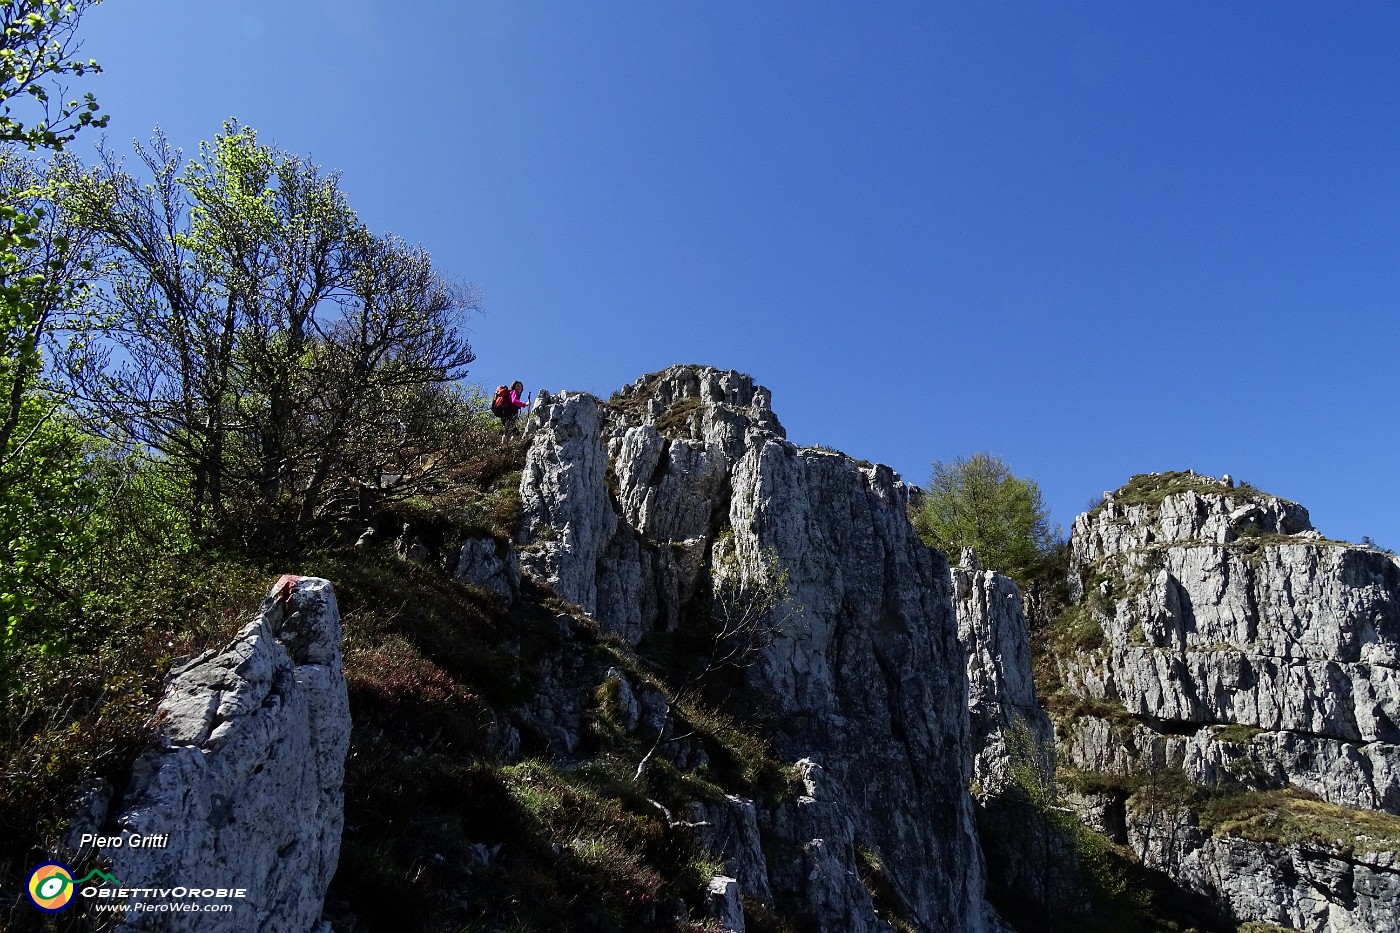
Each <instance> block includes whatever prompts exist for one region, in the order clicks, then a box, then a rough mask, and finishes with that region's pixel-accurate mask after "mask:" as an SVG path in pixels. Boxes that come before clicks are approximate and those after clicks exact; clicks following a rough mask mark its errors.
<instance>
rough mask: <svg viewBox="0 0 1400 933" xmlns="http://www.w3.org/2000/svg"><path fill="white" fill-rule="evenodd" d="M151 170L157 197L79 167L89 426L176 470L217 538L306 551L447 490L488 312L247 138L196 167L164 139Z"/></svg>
mask: <svg viewBox="0 0 1400 933" xmlns="http://www.w3.org/2000/svg"><path fill="white" fill-rule="evenodd" d="M137 153H138V156H139V157H140V159H141V161H142V163H143V164H144V166H145V168H146V170H147V172H148V173H149V175H150V177H151V179H152V181H151V182H150V183H143V182H142V181H140V180H138V179H137V178H135V177H133V176H132V175H130V174H128V173H127V172H126V171H125V170H124V169H123V167H122V166H121V164H120V163H119V162H118V160H117V159H116V158H115V157H114V156H113V155H112V154H111V153H110V152H106V151H104V152H103V153H102V156H101V163H100V164H99V165H98V166H97V167H96V168H94V169H91V170H81V169H79V168H77V167H76V166H74V165H72V164H69V165H68V166H67V172H68V174H67V177H66V179H65V192H66V195H65V199H64V208H65V210H66V211H67V212H68V215H69V216H71V217H72V218H74V221H75V222H76V223H78V224H80V225H81V226H83V227H84V228H86V229H89V230H91V231H92V232H93V234H94V235H95V236H96V238H97V240H98V242H99V243H100V245H101V248H102V257H103V260H104V265H103V266H102V268H101V272H102V275H101V279H100V281H101V288H100V289H98V290H96V291H95V292H93V293H92V295H91V296H90V298H89V301H88V302H87V305H86V309H85V314H86V316H85V317H84V318H82V319H81V320H78V321H75V322H74V323H73V325H72V326H71V327H70V332H71V333H72V334H73V335H74V338H75V339H74V341H73V342H72V343H71V344H70V348H69V352H68V353H67V354H66V356H65V360H64V370H65V373H66V375H67V377H68V379H69V382H70V385H71V388H72V391H73V394H74V396H75V398H76V399H77V404H78V406H79V409H80V410H81V412H82V413H83V415H84V417H85V419H86V421H87V423H88V424H90V425H92V426H93V428H94V429H95V430H98V431H100V432H101V433H103V434H104V435H105V436H107V437H109V438H111V439H112V440H113V441H114V442H116V443H117V444H119V445H121V446H124V447H130V448H139V449H146V450H149V451H152V452H153V454H154V455H155V456H156V457H157V458H159V459H160V460H161V461H163V462H164V463H166V464H169V465H170V466H171V467H172V468H173V469H174V470H176V471H177V472H178V473H179V474H180V476H181V477H182V478H183V479H184V484H183V488H185V489H186V490H187V492H188V498H187V501H186V503H185V506H186V512H187V515H188V518H189V523H190V526H191V527H192V529H194V531H195V532H196V533H198V534H201V535H204V536H212V537H216V538H224V539H230V538H232V539H235V540H241V541H250V540H254V539H256V540H259V541H266V540H268V539H269V538H270V537H272V536H274V535H279V536H288V535H290V536H291V537H293V538H296V537H298V536H301V535H304V534H305V533H306V532H308V531H309V530H311V529H312V528H313V527H314V526H316V525H317V524H318V523H319V522H320V521H321V520H323V519H326V518H333V517H335V515H337V514H344V513H346V512H348V511H350V510H352V509H353V508H360V507H363V506H365V504H366V499H369V500H377V499H379V498H383V497H392V496H404V495H410V494H412V493H414V492H416V491H418V490H420V489H422V488H424V487H425V486H426V485H427V484H429V483H431V482H432V481H433V478H434V476H435V474H436V473H437V472H438V471H439V470H441V469H442V468H443V467H444V466H445V464H446V463H447V462H448V460H449V459H450V458H449V454H450V453H451V452H452V450H453V445H454V440H453V435H454V433H455V431H456V430H458V429H459V428H461V427H462V426H463V424H464V422H465V421H466V420H467V419H469V418H470V417H471V415H472V410H471V406H470V405H468V404H467V402H466V397H465V396H464V394H463V393H462V391H461V390H460V388H459V380H460V379H461V377H462V376H464V375H465V373H466V367H467V365H468V364H469V363H470V362H472V360H473V359H474V358H475V357H474V355H473V353H472V350H471V346H470V345H469V344H468V343H467V341H466V340H465V339H464V338H463V337H462V336H461V334H460V331H459V325H460V321H461V318H462V315H463V314H464V313H466V312H468V311H470V310H473V309H474V308H475V307H476V306H477V304H476V297H475V295H474V294H473V293H472V292H471V291H469V290H467V289H463V288H459V287H456V286H454V285H452V284H451V283H449V282H447V281H446V280H444V279H443V278H442V277H441V276H440V275H439V274H438V273H437V272H436V270H435V269H434V268H433V265H432V261H431V258H430V257H429V256H428V255H427V253H426V252H424V251H423V250H421V249H418V248H416V247H412V246H409V245H408V244H406V243H404V242H403V241H401V240H398V239H396V238H393V237H386V236H375V235H372V234H371V233H370V232H369V231H368V230H367V229H366V228H365V227H364V226H363V225H362V224H361V223H360V222H359V220H358V218H357V217H356V216H355V214H354V212H353V211H352V210H351V209H350V207H349V205H348V204H347V203H346V200H345V197H344V195H343V193H342V192H341V191H340V188H339V185H338V179H337V177H336V176H335V175H334V174H326V173H323V172H322V171H321V169H320V168H319V167H318V166H316V165H314V164H312V163H310V162H308V161H306V160H305V159H302V158H300V157H298V156H294V155H290V154H288V153H285V152H281V151H279V150H276V149H273V148H271V147H268V146H265V145H262V144H260V143H259V142H258V141H257V136H256V133H255V132H254V131H253V130H251V129H249V128H247V127H243V126H239V125H238V124H237V123H233V122H230V123H228V124H226V125H225V127H224V130H223V132H222V133H221V134H219V135H218V136H216V137H215V139H214V141H213V142H211V143H206V144H204V145H202V146H201V148H200V157H199V158H198V159H196V160H194V161H191V162H188V163H186V162H185V161H184V160H183V157H182V155H181V153H180V152H179V151H178V150H175V149H174V148H172V147H171V146H170V144H169V143H168V142H167V141H166V140H165V139H164V137H162V136H160V135H159V134H157V135H156V137H155V138H154V140H153V141H152V144H151V145H150V146H149V147H140V146H138V147H137ZM90 335H101V338H102V339H101V341H99V342H94V341H93V340H92V339H90Z"/></svg>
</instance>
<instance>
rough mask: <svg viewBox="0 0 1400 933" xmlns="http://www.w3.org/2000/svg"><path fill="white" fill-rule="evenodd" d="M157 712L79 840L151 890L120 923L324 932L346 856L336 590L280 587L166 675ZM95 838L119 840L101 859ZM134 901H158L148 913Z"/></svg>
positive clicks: (230, 932) (345, 742) (289, 583)
mask: <svg viewBox="0 0 1400 933" xmlns="http://www.w3.org/2000/svg"><path fill="white" fill-rule="evenodd" d="M159 715H160V716H161V717H162V718H163V720H164V722H163V725H162V727H161V730H160V743H159V745H158V746H157V747H155V748H153V749H151V750H150V751H149V752H147V753H146V754H145V755H143V756H142V757H141V758H140V759H139V760H138V761H137V763H136V765H135V768H134V770H133V774H132V778H131V781H130V783H129V786H128V787H127V788H126V789H125V791H124V792H123V793H122V794H121V795H120V797H119V798H118V799H115V800H102V799H99V800H97V801H94V804H93V806H92V807H91V808H90V812H89V814H88V816H87V818H85V819H81V820H79V821H78V822H77V823H75V824H74V825H73V826H72V827H71V830H70V835H69V840H68V842H69V845H70V846H71V847H72V848H73V849H74V850H75V851H77V852H78V853H79V854H80V855H91V854H100V855H105V856H110V858H111V868H110V874H111V875H112V876H114V877H115V878H116V879H119V880H120V882H121V886H122V887H125V888H128V889H144V890H147V891H150V892H151V893H149V894H148V895H143V896H133V897H131V898H129V899H128V901H127V903H128V905H129V909H128V911H127V912H126V914H125V920H124V922H123V923H122V925H121V928H122V929H133V930H146V929H152V930H154V929H160V930H176V931H178V930H191V931H194V930H199V931H215V933H252V931H258V933H274V931H278V933H281V931H285V933H306V931H309V930H322V929H324V930H326V931H328V930H329V925H328V924H323V923H322V921H321V909H322V902H323V899H324V897H325V892H326V888H327V886H328V885H329V884H330V880H331V876H332V875H333V874H334V873H335V869H336V864H337V861H338V859H339V853H340V835H341V827H342V824H343V821H344V814H343V809H344V792H343V788H342V783H343V778H344V770H345V755H346V751H347V748H348V746H349V740H350V714H349V707H348V703H347V698H346V688H345V680H344V677H343V674H342V671H341V630H340V615H339V610H338V609H337V606H336V599H335V593H334V591H333V590H332V589H331V585H330V584H329V583H328V582H326V581H325V580H319V579H314V578H308V577H284V578H283V579H282V580H280V581H278V585H277V586H275V587H274V588H273V591H272V593H271V594H270V595H269V596H268V598H267V600H266V601H265V602H264V603H263V606H262V609H261V611H260V612H259V614H258V617H257V618H256V619H255V620H254V621H253V622H251V623H250V624H249V625H248V626H247V627H246V628H244V629H243V631H242V632H241V633H240V634H239V635H238V637H237V638H236V639H234V641H233V642H232V643H231V644H230V645H229V646H228V647H226V648H225V649H223V650H222V651H209V652H206V653H205V654H203V655H201V656H199V657H197V658H195V659H194V660H192V661H190V662H188V663H187V664H185V665H183V666H182V667H179V668H177V669H176V670H175V671H173V672H172V673H171V675H170V678H169V681H168V684H167V687H166V693H165V697H164V699H163V700H162V701H161V704H160V707H159ZM84 834H87V836H88V837H89V839H90V837H92V836H100V837H105V838H106V839H107V840H109V842H108V844H107V845H106V846H104V847H103V848H102V849H101V850H100V851H99V850H96V849H95V848H94V846H93V845H92V843H91V842H90V841H87V842H85V840H84V838H83V837H84ZM112 839H120V840H121V842H120V843H112V842H111V841H110V840H112ZM142 843H144V844H142ZM162 889H163V890H164V891H165V892H169V891H172V890H176V889H178V890H181V891H186V892H187V894H188V891H189V890H190V889H197V890H200V891H207V892H209V895H210V896H209V897H207V898H196V901H195V902H197V903H200V904H203V903H213V902H217V901H221V900H228V901H230V902H231V903H232V905H233V909H232V910H231V911H228V912H222V913H212V912H178V911H169V910H168V907H169V905H170V903H171V902H172V895H170V894H169V893H165V894H158V893H156V892H157V891H159V890H162ZM220 889H223V890H225V891H232V890H238V889H242V890H243V891H244V892H245V893H244V895H243V896H241V897H236V896H233V895H229V894H224V895H218V894H217V892H218V891H220ZM179 900H180V898H179V897H175V901H176V902H178V901H179ZM138 902H151V903H153V904H158V905H163V907H162V909H161V910H160V912H156V911H142V910H141V909H140V908H139V906H138Z"/></svg>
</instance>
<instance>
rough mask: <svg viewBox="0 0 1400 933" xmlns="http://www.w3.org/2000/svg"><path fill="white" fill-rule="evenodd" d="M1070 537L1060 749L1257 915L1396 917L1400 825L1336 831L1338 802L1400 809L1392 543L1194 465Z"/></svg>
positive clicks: (1306, 920)
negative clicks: (1325, 524) (1387, 548)
mask: <svg viewBox="0 0 1400 933" xmlns="http://www.w3.org/2000/svg"><path fill="white" fill-rule="evenodd" d="M1072 549H1073V563H1072V569H1071V581H1070V582H1071V589H1072V591H1073V592H1074V594H1075V599H1076V605H1075V606H1074V607H1072V608H1071V610H1070V611H1069V612H1068V613H1066V614H1065V617H1063V618H1062V619H1061V620H1060V623H1059V626H1058V638H1059V648H1060V650H1061V656H1060V657H1061V663H1060V670H1059V675H1060V678H1061V680H1062V682H1063V686H1062V690H1063V696H1062V697H1061V701H1060V703H1059V705H1060V706H1061V707H1062V708H1063V707H1064V706H1065V705H1066V704H1069V705H1072V706H1073V707H1074V709H1075V711H1076V712H1077V713H1078V714H1079V715H1077V716H1075V717H1073V718H1072V720H1071V718H1070V717H1066V718H1065V720H1064V721H1062V723H1061V726H1062V730H1063V735H1062V739H1063V745H1062V747H1063V749H1064V751H1065V752H1066V753H1067V756H1068V758H1069V761H1070V763H1071V764H1072V765H1073V766H1074V767H1075V768H1076V769H1078V770H1079V771H1080V772H1083V773H1087V774H1091V775H1092V774H1098V775H1108V776H1111V777H1113V778H1116V779H1117V780H1118V785H1119V786H1120V787H1121V788H1122V791H1121V792H1120V793H1119V794H1118V798H1119V799H1118V800H1117V803H1116V804H1114V803H1113V802H1112V801H1109V800H1106V799H1100V800H1098V801H1097V802H1096V803H1095V808H1097V809H1098V810H1099V815H1098V817H1097V821H1098V822H1100V823H1103V814H1104V813H1105V812H1107V811H1108V810H1112V809H1114V808H1115V807H1117V808H1118V809H1120V810H1122V812H1123V818H1122V820H1121V821H1120V822H1121V825H1120V826H1119V827H1118V831H1119V833H1120V835H1121V836H1122V837H1123V839H1122V841H1132V842H1133V843H1134V845H1135V847H1136V848H1138V850H1139V852H1140V853H1141V854H1142V856H1143V857H1144V859H1145V860H1147V861H1148V862H1149V863H1150V864H1154V865H1157V866H1159V867H1163V868H1165V869H1166V870H1168V871H1169V872H1170V873H1171V874H1173V876H1174V877H1176V878H1177V880H1178V881H1179V882H1181V883H1183V884H1185V885H1186V886H1188V887H1190V888H1192V889H1194V890H1197V891H1199V892H1201V893H1204V894H1207V895H1209V896H1210V897H1212V898H1213V899H1215V900H1216V902H1217V903H1218V904H1220V905H1221V906H1223V907H1226V908H1228V909H1230V910H1231V911H1233V912H1234V914H1235V915H1236V916H1238V917H1239V918H1241V919H1244V920H1259V921H1261V922H1270V923H1281V924H1285V925H1288V926H1295V927H1298V928H1300V929H1307V930H1329V931H1342V930H1357V931H1360V930H1375V929H1395V928H1397V925H1396V922H1395V915H1394V913H1393V907H1390V906H1386V904H1387V899H1389V903H1390V904H1393V903H1394V898H1395V897H1396V895H1397V893H1400V873H1397V870H1396V864H1395V862H1396V858H1395V854H1396V853H1395V847H1396V846H1397V845H1400V838H1390V839H1388V840H1385V839H1383V840H1381V841H1379V842H1377V841H1374V840H1372V841H1371V842H1366V841H1358V840H1350V839H1347V838H1337V837H1336V833H1332V834H1331V835H1330V836H1329V834H1328V833H1327V832H1325V831H1324V829H1325V827H1327V826H1329V825H1339V824H1338V823H1337V821H1338V820H1341V821H1344V819H1345V816H1344V815H1345V813H1346V812H1348V811H1345V810H1342V809H1341V808H1343V807H1345V808H1358V809H1362V810H1381V811H1386V812H1387V813H1389V814H1396V813H1400V784H1397V776H1400V744H1397V743H1400V725H1397V724H1400V565H1397V562H1396V559H1395V558H1394V557H1393V556H1391V555H1388V554H1385V553H1382V552H1380V551H1377V550H1375V549H1372V548H1362V547H1354V546H1349V545H1346V544H1343V543H1341V542H1334V541H1328V540H1326V539H1324V538H1323V537H1322V536H1321V535H1320V534H1318V533H1317V532H1316V531H1315V530H1313V529H1312V526H1311V524H1310V522H1309V520H1308V514H1307V512H1306V510H1304V509H1303V508H1302V507H1300V506H1298V505H1296V504H1294V503H1291V502H1286V501H1285V500H1282V499H1278V498H1276V497H1273V496H1268V495H1265V494H1263V493H1260V492H1258V491H1257V490H1253V489H1250V488H1249V487H1245V486H1236V485H1235V484H1234V483H1233V482H1227V481H1225V480H1215V479H1212V478H1210V477H1203V476H1197V475H1195V474H1163V475H1153V476H1146V477H1137V478H1135V479H1134V480H1133V482H1131V483H1130V484H1128V485H1127V486H1125V487H1124V488H1123V489H1121V490H1118V491H1117V492H1116V493H1113V494H1110V495H1108V496H1107V497H1106V498H1105V500H1104V503H1103V504H1102V506H1100V507H1098V508H1096V509H1095V510H1093V511H1092V512H1090V513H1088V514H1086V515H1082V516H1080V517H1079V518H1078V519H1077V520H1076V521H1075V523H1074V530H1073V537H1072ZM1098 783H1100V784H1102V783H1104V782H1103V781H1099V782H1098ZM1110 783H1111V782H1110ZM1289 788H1291V789H1289ZM1285 789H1288V790H1285ZM1168 790H1170V793H1169V792H1168ZM1108 796H1109V797H1112V796H1114V795H1113V794H1109V795H1108ZM1124 797H1126V798H1127V799H1126V804H1127V805H1126V808H1124V802H1125V801H1124ZM1250 802H1253V803H1254V804H1255V805H1256V807H1255V811H1254V812H1253V816H1257V817H1259V819H1257V820H1253V819H1251V811H1250V810H1248V808H1247V807H1246V804H1249V803H1250ZM1227 804H1229V805H1231V806H1233V807H1234V809H1233V810H1230V811H1228V813H1229V818H1228V819H1226V818H1224V817H1221V816H1220V815H1219V814H1222V813H1226V812H1227V811H1226V810H1225V809H1224V808H1225V807H1226V805H1227ZM1212 814H1215V815H1216V816H1214V817H1213V816H1212ZM1261 814H1262V815H1261ZM1384 819H1387V820H1393V818H1392V817H1385V818H1384ZM1329 820H1330V821H1332V822H1330V823H1329V822H1328V821H1329ZM1386 825H1389V824H1386ZM1394 825H1396V826H1400V822H1395V823H1394ZM1280 827H1282V828H1280ZM1212 831H1213V832H1212Z"/></svg>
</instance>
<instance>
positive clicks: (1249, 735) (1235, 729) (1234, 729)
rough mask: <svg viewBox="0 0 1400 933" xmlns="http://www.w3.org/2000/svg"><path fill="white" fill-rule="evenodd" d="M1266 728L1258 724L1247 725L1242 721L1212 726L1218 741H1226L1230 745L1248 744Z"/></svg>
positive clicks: (1213, 734) (1212, 733)
mask: <svg viewBox="0 0 1400 933" xmlns="http://www.w3.org/2000/svg"><path fill="white" fill-rule="evenodd" d="M1264 731H1266V730H1264V729H1260V728H1259V727H1258V726H1246V725H1243V724H1241V723H1237V722H1235V723H1230V724H1229V725H1228V726H1214V727H1212V728H1211V735H1212V736H1213V737H1214V738H1215V740H1216V741H1217V742H1225V743H1227V744H1230V745H1248V744H1249V742H1250V740H1251V739H1253V738H1254V737H1255V736H1256V735H1259V734H1260V733H1262V732H1264Z"/></svg>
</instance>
